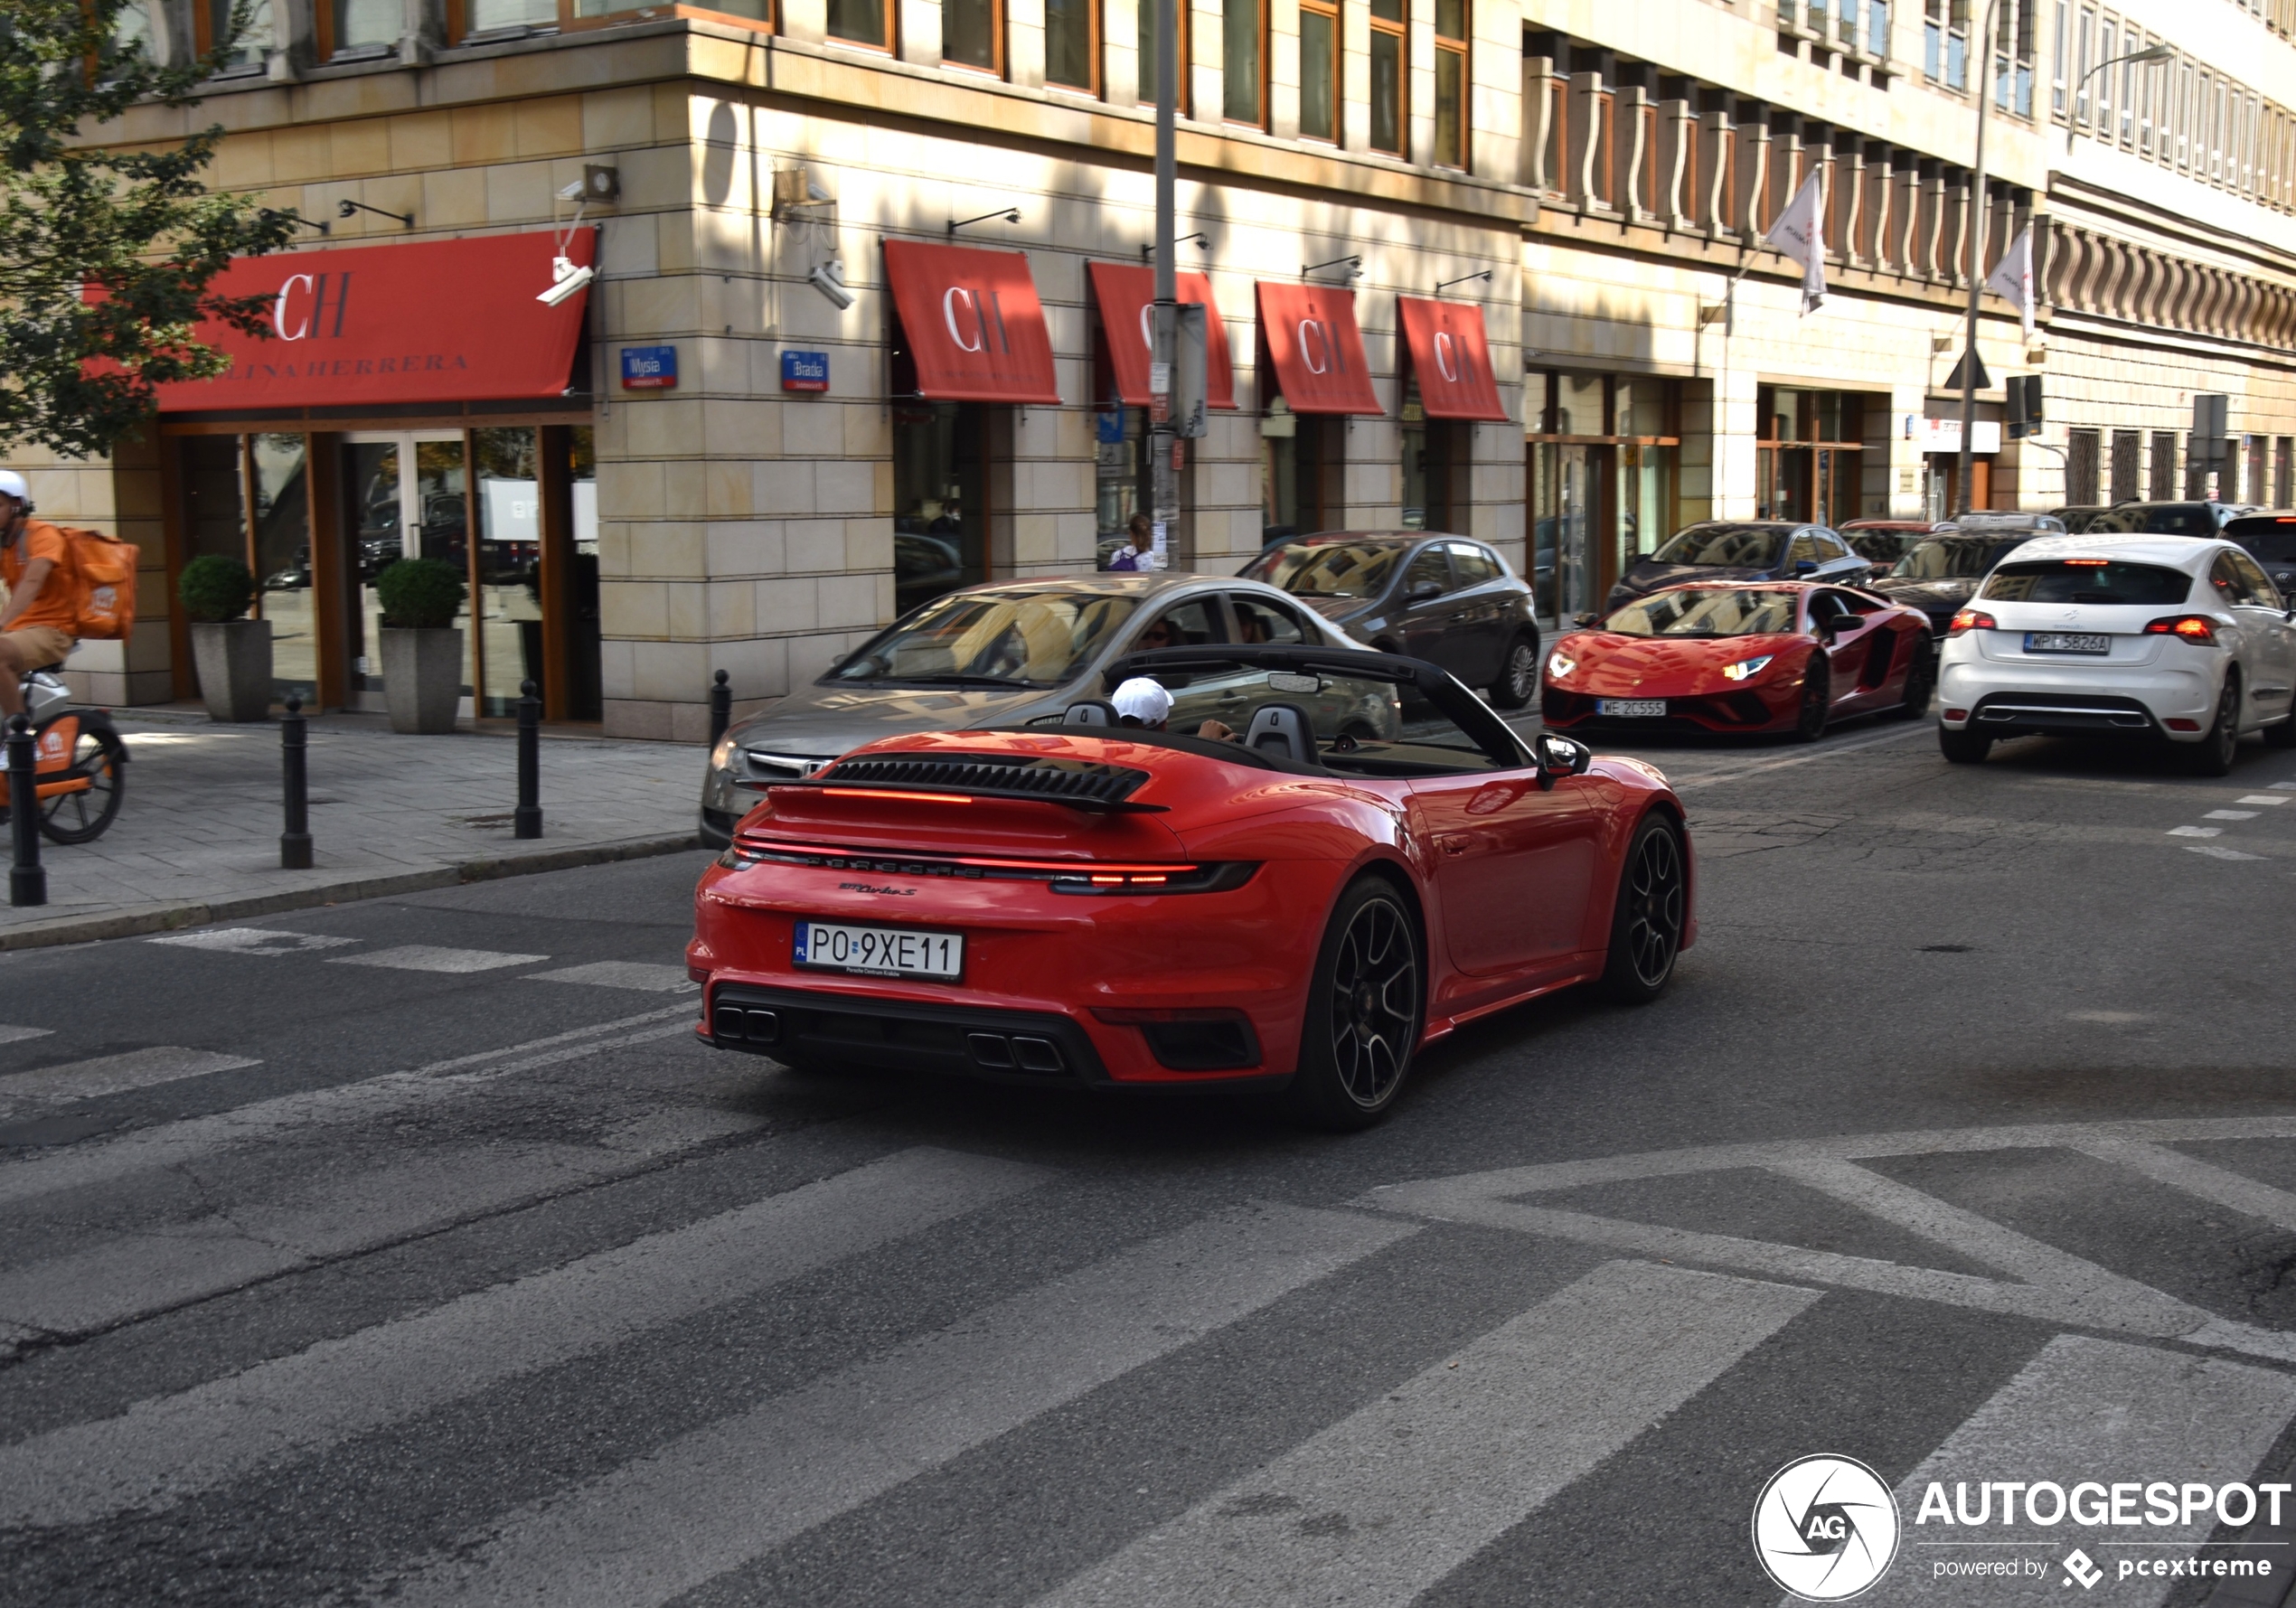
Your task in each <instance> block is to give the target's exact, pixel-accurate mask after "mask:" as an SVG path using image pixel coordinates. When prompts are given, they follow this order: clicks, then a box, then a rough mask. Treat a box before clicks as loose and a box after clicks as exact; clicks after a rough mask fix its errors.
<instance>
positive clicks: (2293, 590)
mask: <svg viewBox="0 0 2296 1608" xmlns="http://www.w3.org/2000/svg"><path fill="white" fill-rule="evenodd" d="M2225 541H2237V542H2238V543H2240V545H2241V546H2243V547H2244V548H2246V549H2247V550H2248V556H2249V557H2250V558H2252V559H2254V560H2256V562H2258V563H2259V564H2262V565H2263V567H2264V573H2265V574H2266V575H2269V576H2271V577H2272V585H2274V586H2276V587H2278V588H2280V595H2281V596H2282V597H2287V598H2292V599H2296V513H2292V512H2288V511H2286V510H2284V509H2283V510H2282V512H2278V513H2244V514H2242V515H2241V516H2240V517H2239V518H2238V519H2236V520H2234V521H2233V522H2231V523H2230V524H2228V525H2226V526H2225Z"/></svg>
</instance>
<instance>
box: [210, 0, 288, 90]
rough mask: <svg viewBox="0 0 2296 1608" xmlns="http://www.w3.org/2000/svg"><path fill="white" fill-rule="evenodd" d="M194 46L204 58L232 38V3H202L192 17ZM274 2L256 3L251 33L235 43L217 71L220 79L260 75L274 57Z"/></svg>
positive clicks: (257, 0) (214, 0)
mask: <svg viewBox="0 0 2296 1608" xmlns="http://www.w3.org/2000/svg"><path fill="white" fill-rule="evenodd" d="M192 18H193V23H192V34H193V41H192V42H193V46H194V47H195V48H196V49H197V50H198V52H199V53H200V54H201V55H202V56H204V55H206V54H207V53H208V52H210V51H212V50H214V49H215V48H216V47H217V46H218V45H219V44H221V42H223V41H224V40H227V39H231V0H199V4H198V5H197V6H195V7H194V9H193V13H192ZM270 42H271V0H255V8H254V12H253V14H251V15H250V16H249V19H248V24H247V32H246V33H242V34H240V36H239V38H238V39H236V40H234V41H232V43H231V52H230V53H229V54H228V55H226V56H225V57H224V58H223V64H222V65H221V67H220V68H218V69H217V70H216V76H217V77H219V78H240V77H243V76H245V75H247V74H249V73H252V72H260V71H263V67H264V63H265V61H267V60H268V57H269V54H270Z"/></svg>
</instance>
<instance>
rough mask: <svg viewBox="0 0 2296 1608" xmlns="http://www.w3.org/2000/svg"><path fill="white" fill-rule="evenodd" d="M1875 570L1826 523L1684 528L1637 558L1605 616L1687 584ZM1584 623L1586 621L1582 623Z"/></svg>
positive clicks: (1832, 576)
mask: <svg viewBox="0 0 2296 1608" xmlns="http://www.w3.org/2000/svg"><path fill="white" fill-rule="evenodd" d="M1872 572H1873V560H1870V559H1864V558H1860V557H1858V554H1857V553H1855V552H1854V551H1852V550H1850V547H1849V543H1848V542H1846V541H1843V540H1842V539H1841V537H1840V535H1839V534H1837V533H1836V532H1834V531H1830V530H1828V529H1827V528H1826V527H1825V526H1823V525H1807V524H1797V523H1795V522H1793V521H1792V520H1709V521H1707V522H1704V523H1702V524H1696V525H1689V526H1685V527H1684V528H1683V529H1682V530H1681V531H1679V532H1678V533H1677V534H1676V535H1675V536H1674V538H1673V540H1672V541H1669V542H1667V544H1666V545H1665V546H1663V547H1661V548H1660V549H1659V550H1657V551H1656V552H1653V553H1648V554H1645V555H1644V556H1643V557H1642V558H1640V559H1637V560H1635V561H1634V564H1633V567H1632V568H1631V569H1628V570H1627V572H1626V573H1625V574H1624V575H1623V576H1621V577H1620V578H1619V580H1618V584H1617V585H1616V586H1614V587H1613V588H1611V595H1610V601H1609V602H1608V603H1607V604H1606V605H1605V606H1604V608H1605V612H1607V611H1608V610H1610V609H1614V608H1621V607H1624V606H1625V605H1627V604H1629V603H1632V602H1633V600H1634V599H1635V598H1637V597H1646V596H1648V595H1649V594H1650V593H1652V592H1655V591H1658V590H1660V589H1661V588H1664V587H1672V586H1680V585H1681V583H1682V582H1684V581H1686V580H1833V581H1846V582H1856V581H1860V580H1863V579H1865V578H1867V577H1868V575H1870V574H1871V573H1872ZM1582 623H1584V622H1582Z"/></svg>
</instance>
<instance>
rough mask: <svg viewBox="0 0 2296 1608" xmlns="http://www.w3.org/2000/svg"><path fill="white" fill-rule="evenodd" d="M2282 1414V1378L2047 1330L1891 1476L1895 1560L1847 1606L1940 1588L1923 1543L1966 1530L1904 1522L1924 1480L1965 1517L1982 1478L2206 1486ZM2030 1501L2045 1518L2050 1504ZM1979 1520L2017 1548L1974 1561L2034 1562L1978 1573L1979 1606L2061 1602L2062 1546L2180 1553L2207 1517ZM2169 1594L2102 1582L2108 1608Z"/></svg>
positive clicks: (2265, 1448) (2252, 1458)
mask: <svg viewBox="0 0 2296 1608" xmlns="http://www.w3.org/2000/svg"><path fill="white" fill-rule="evenodd" d="M2291 1416H2296V1378H2291V1377H2290V1376H2289V1375H2287V1374H2283V1373H2276V1372H2273V1371H2272V1370H2270V1369H2267V1368H2252V1367H2250V1366H2249V1365H2247V1364H2246V1363H2241V1362H2225V1361H2221V1360H2219V1359H2215V1358H2210V1357H2194V1356H2190V1355H2188V1354H2186V1353H2184V1352H2180V1351H2164V1350H2159V1349H2154V1348H2152V1347H2150V1346H2131V1345H2124V1344H2122V1343H2121V1342H2119V1341H2115V1340H2094V1339H2092V1338H2090V1337H2088V1336H2086V1335H2077V1334H2064V1335H2059V1336H2057V1337H2056V1339H2055V1340H2051V1341H2050V1342H2049V1343H2048V1344H2047V1345H2046V1346H2044V1347H2043V1348H2042V1349H2041V1351H2040V1354H2039V1355H2038V1356H2037V1357H2035V1358H2034V1359H2033V1360H2032V1361H2030V1362H2029V1363H2028V1364H2026V1366H2025V1367H2024V1368H2022V1369H2021V1370H2019V1371H2018V1374H2017V1376H2016V1377H2015V1378H2012V1379H2010V1380H2009V1383H2008V1384H2006V1385H2004V1386H2002V1387H2001V1388H2000V1390H1998V1391H1996V1392H1994V1394H1993V1396H1992V1397H1991V1398H1990V1400H1988V1401H1987V1402H1986V1403H1985V1404H1984V1405H1983V1406H1981V1407H1979V1408H1978V1409H1977V1411H1976V1412H1974V1413H1972V1414H1971V1415H1970V1416H1969V1418H1968V1419H1967V1420H1966V1421H1965V1422H1964V1423H1963V1424H1962V1425H1961V1426H1960V1427H1959V1428H1957V1429H1955V1430H1954V1431H1953V1434H1950V1435H1948V1436H1946V1437H1945V1440H1944V1443H1943V1444H1942V1445H1940V1446H1939V1447H1938V1448H1937V1450H1936V1451H1934V1452H1933V1453H1930V1454H1929V1456H1928V1457H1927V1458H1926V1459H1924V1461H1923V1462H1922V1465H1921V1466H1920V1467H1919V1468H1917V1469H1915V1471H1914V1472H1912V1473H1910V1474H1908V1475H1906V1476H1905V1481H1904V1482H1903V1483H1901V1484H1900V1485H1899V1486H1898V1487H1897V1507H1898V1511H1899V1513H1900V1514H1901V1516H1902V1517H1903V1519H1904V1529H1903V1530H1902V1531H1901V1534H1902V1536H1903V1537H1904V1542H1903V1544H1902V1547H1901V1550H1900V1555H1899V1558H1898V1562H1897V1564H1896V1567H1894V1568H1892V1569H1891V1570H1890V1572H1889V1573H1888V1574H1887V1575H1884V1576H1883V1577H1882V1579H1881V1581H1880V1582H1879V1583H1878V1584H1877V1585H1876V1586H1875V1587H1874V1589H1873V1591H1872V1592H1871V1593H1870V1594H1868V1595H1866V1596H1862V1597H1859V1598H1858V1602H1859V1603H1930V1602H1934V1601H1935V1600H1936V1597H1937V1594H1938V1592H1939V1589H1940V1587H1939V1584H1938V1583H1937V1582H1936V1581H1934V1580H1933V1579H1932V1577H1931V1575H1932V1564H1933V1562H1934V1560H1935V1559H1937V1558H1938V1557H1940V1556H1951V1555H1949V1554H1943V1553H1941V1552H1940V1551H1939V1550H1938V1547H1937V1543H1940V1542H1948V1541H1955V1540H1961V1539H1963V1538H1965V1537H1970V1536H1971V1534H1972V1532H1971V1531H1970V1530H1969V1529H1967V1528H1964V1527H1962V1526H1961V1525H1959V1524H1954V1525H1940V1524H1939V1523H1938V1522H1937V1521H1936V1519H1934V1518H1933V1519H1931V1520H1930V1521H1929V1522H1928V1523H1927V1524H1924V1525H1916V1524H1915V1523H1914V1519H1915V1516H1916V1515H1917V1514H1918V1513H1919V1512H1920V1510H1921V1500H1922V1496H1923V1493H1924V1492H1925V1491H1926V1490H1928V1489H1929V1486H1930V1483H1931V1481H1937V1482H1939V1483H1941V1484H1943V1486H1944V1487H1945V1488H1946V1490H1947V1491H1948V1492H1949V1493H1950V1492H1953V1488H1954V1487H1955V1486H1956V1485H1957V1484H1959V1485H1965V1486H1966V1488H1967V1489H1966V1490H1965V1492H1963V1493H1962V1494H1965V1495H1966V1496H1967V1499H1968V1500H1969V1501H1970V1503H1971V1509H1972V1510H1974V1509H1975V1505H1976V1503H1977V1502H1978V1501H1979V1500H1981V1499H1983V1498H1986V1497H1989V1496H1990V1497H1991V1498H1993V1499H1994V1500H1997V1501H1998V1500H2000V1499H2001V1495H2002V1493H2001V1492H2000V1490H1990V1491H1988V1490H1983V1489H1981V1484H1982V1482H1984V1481H2022V1482H2024V1483H2027V1484H2030V1483H2032V1482H2033V1481H2052V1482H2055V1483H2056V1486H2057V1488H2058V1489H2059V1490H2071V1489H2072V1487H2073V1486H2074V1484H2075V1482H2076V1481H2097V1482H2098V1483H2100V1484H2102V1485H2103V1486H2105V1487H2106V1488H2107V1489H2108V1490H2109V1489H2111V1487H2112V1486H2113V1484H2114V1483H2115V1482H2118V1481H2137V1482H2139V1483H2143V1482H2145V1481H2160V1480H2166V1481H2188V1480H2206V1481H2207V1482H2208V1484H2209V1486H2210V1487H2211V1488H2213V1487H2216V1486H2218V1485H2222V1484H2224V1483H2225V1482H2226V1481H2244V1480H2247V1479H2249V1478H2251V1476H2252V1475H2253V1474H2254V1471H2255V1469H2256V1467H2257V1465H2258V1463H2259V1462H2262V1461H2263V1456H2264V1454H2265V1453H2267V1452H2269V1451H2270V1450H2271V1449H2272V1443H2273V1441H2274V1440H2275V1439H2276V1438H2278V1436H2279V1434H2280V1432H2281V1428H2282V1425H2285V1424H2287V1423H2288V1421H2289V1419H2290V1418H2291ZM2041 1500H2042V1502H2043V1506H2044V1510H2045V1511H2046V1510H2047V1505H2048V1503H2049V1502H2050V1500H2052V1499H2049V1498H2047V1497H2044V1498H2043V1499H2041ZM2026 1511H2027V1510H2026V1509H2024V1508H2023V1507H2022V1506H2021V1505H2020V1507H2019V1508H2018V1514H2019V1516H2020V1520H2021V1519H2023V1517H2024V1516H2025V1515H2026ZM2140 1511H2141V1509H2140ZM1988 1518H1989V1519H1990V1522H1989V1523H1988V1524H1987V1525H1986V1526H1985V1527H1984V1528H1983V1529H1982V1530H1981V1531H1978V1532H1974V1533H1975V1534H1977V1535H1981V1536H1982V1537H1983V1538H1984V1539H1985V1540H1987V1541H2022V1542H2027V1543H2030V1545H2029V1546H2026V1547H1988V1548H1986V1550H1985V1554H1984V1556H1990V1557H1997V1558H2012V1557H2038V1558H2043V1559H2046V1560H2047V1569H2046V1570H2045V1571H2044V1572H2043V1573H2042V1574H2040V1575H2015V1576H2009V1577H2006V1578H1999V1579H1988V1580H1987V1581H1985V1582H1984V1585H1985V1588H1986V1589H1985V1594H1984V1595H1985V1601H1986V1603H1988V1604H1989V1605H1990V1604H1992V1603H2026V1604H2029V1605H2037V1604H2041V1603H2049V1604H2055V1605H2056V1608H2062V1604H2063V1603H2065V1580H2064V1578H2063V1577H2062V1575H2063V1571H2062V1570H2061V1568H2060V1567H2059V1560H2060V1559H2062V1558H2065V1557H2066V1556H2069V1555H2070V1554H2071V1552H2072V1550H2073V1548H2074V1547H2085V1548H2086V1549H2088V1550H2090V1551H2091V1552H2092V1553H2094V1552H2095V1551H2096V1550H2097V1549H2098V1544H2099V1541H2100V1540H2102V1541H2105V1542H2115V1541H2124V1542H2125V1541H2134V1542H2138V1543H2141V1545H2139V1546H2137V1547H2134V1548H2133V1549H2132V1550H2133V1551H2134V1553H2135V1555H2136V1556H2140V1557H2156V1556H2177V1557H2182V1556H2189V1555H2190V1553H2191V1549H2192V1547H2193V1544H2194V1543H2195V1542H2198V1541H2203V1540H2206V1539H2207V1537H2208V1534H2209V1531H2210V1530H2211V1529H2212V1528H2214V1527H2215V1523H2216V1514H2215V1512H2214V1510H2213V1509H2209V1510H2207V1512H2206V1514H2205V1516H2196V1519H2195V1521H2194V1522H2192V1523H2190V1524H2186V1525H2170V1526H2166V1527H2162V1528H2151V1527H2150V1526H2149V1525H2148V1526H2146V1527H2142V1528H2139V1529H2136V1530H2113V1529H2106V1530H2103V1531H2101V1532H2099V1531H2087V1530H2084V1529H2082V1528H2075V1527H2072V1526H2068V1525H2066V1524H2065V1522H2064V1520H2063V1518H2062V1516H2060V1517H2059V1519H2058V1521H2057V1522H2056V1524H2055V1525H2053V1526H2043V1525H2034V1524H2030V1523H2026V1522H2021V1521H2020V1522H2018V1523H2017V1524H2013V1525H2011V1524H2003V1523H2001V1522H2000V1519H2001V1515H2000V1512H1999V1511H1998V1510H1989V1513H1988ZM2122 1556H2129V1552H2128V1551H2123V1550H2120V1549H2118V1548H2116V1549H2114V1550H2113V1551H2108V1552H2107V1553H2106V1554H2105V1558H2104V1560H2103V1561H2104V1562H2105V1564H2106V1566H2107V1567H2112V1566H2113V1562H2114V1560H2115V1559H2116V1558H2117V1557H2122ZM2116 1572H2117V1571H2116ZM2170 1589H2171V1583H2170V1582H2169V1580H2166V1579H2154V1578H2152V1577H2150V1576H2131V1578H2129V1579H2127V1580H2122V1581H2118V1582H2117V1583H2116V1584H2115V1585H2114V1589H2113V1602H2114V1603H2116V1604H2118V1603H2141V1604H2150V1603H2160V1602H2161V1601H2162V1600H2164V1599H2165V1598H2166V1597H2167V1596H2168V1594H2169V1590H2170ZM1786 1601H1787V1602H1788V1603H1793V1602H1795V1601H1796V1599H1793V1598H1788V1599H1786Z"/></svg>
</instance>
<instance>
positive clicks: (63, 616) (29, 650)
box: [0, 469, 80, 717]
mask: <svg viewBox="0 0 2296 1608" xmlns="http://www.w3.org/2000/svg"><path fill="white" fill-rule="evenodd" d="M32 515H33V506H32V489H31V488H30V487H29V486H27V485H25V484H24V476H23V475H19V474H17V473H16V472H15V471H14V469H0V580H5V581H6V582H7V583H8V607H7V608H6V610H5V612H0V717H9V716H15V715H20V714H22V713H24V687H23V685H22V678H23V677H24V675H25V674H26V673H27V672H31V671H34V670H38V669H41V668H42V666H45V665H49V664H61V663H63V661H64V658H65V657H66V655H68V654H70V653H71V650H72V649H73V648H74V647H75V646H76V645H78V644H76V643H75V642H74V641H73V639H72V635H71V633H72V628H73V627H74V626H75V625H78V624H79V623H80V616H79V614H78V612H77V610H76V609H75V608H74V607H73V603H72V597H71V585H70V584H69V583H70V580H71V575H70V573H69V571H67V572H66V573H65V574H64V575H63V576H61V577H59V576H57V575H56V570H57V569H59V568H60V567H61V566H64V565H66V564H68V563H69V562H70V560H71V549H70V548H69V547H68V546H67V545H66V544H65V541H64V533H63V532H62V531H60V530H58V529H57V528H56V527H55V526H53V525H52V524H50V523H49V522H47V521H46V520H44V519H34V518H33V517H32ZM51 579H53V582H54V584H52V585H51V584H50V582H51Z"/></svg>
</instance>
